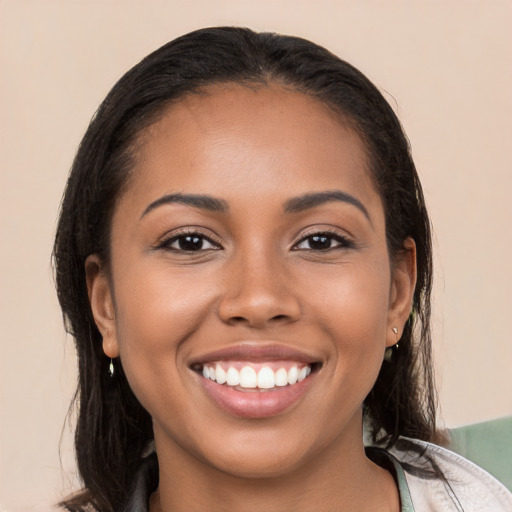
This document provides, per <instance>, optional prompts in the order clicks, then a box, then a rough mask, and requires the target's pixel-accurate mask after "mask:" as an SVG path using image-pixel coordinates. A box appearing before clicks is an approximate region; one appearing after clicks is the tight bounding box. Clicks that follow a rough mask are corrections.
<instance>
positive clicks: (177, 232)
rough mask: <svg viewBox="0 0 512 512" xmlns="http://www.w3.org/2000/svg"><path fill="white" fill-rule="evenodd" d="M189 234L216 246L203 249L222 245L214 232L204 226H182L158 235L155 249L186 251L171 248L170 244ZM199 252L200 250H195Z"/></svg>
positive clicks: (217, 248)
mask: <svg viewBox="0 0 512 512" xmlns="http://www.w3.org/2000/svg"><path fill="white" fill-rule="evenodd" d="M205 231H208V233H205ZM190 235H197V236H199V237H201V238H204V239H205V240H207V241H208V242H210V243H211V244H212V245H215V246H217V247H216V248H214V249H203V251H205V250H219V249H223V246H222V244H221V242H220V239H219V237H217V236H216V235H215V234H214V233H212V232H211V231H210V230H205V229H204V228H201V227H199V226H187V227H182V228H176V229H173V230H171V231H168V232H167V233H166V234H165V235H163V236H162V237H160V239H159V240H158V242H157V243H156V244H155V248H156V249H169V250H175V251H176V252H186V251H181V250H180V249H171V248H170V245H171V244H172V243H173V242H174V241H176V240H177V239H179V238H180V237H183V236H190ZM197 252H201V251H197Z"/></svg>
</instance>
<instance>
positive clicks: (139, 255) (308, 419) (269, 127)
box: [87, 85, 414, 476]
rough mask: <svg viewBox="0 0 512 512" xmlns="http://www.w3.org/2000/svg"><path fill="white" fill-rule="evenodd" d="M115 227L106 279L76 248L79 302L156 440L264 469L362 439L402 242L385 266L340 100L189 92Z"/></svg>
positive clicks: (150, 135) (296, 464)
mask: <svg viewBox="0 0 512 512" xmlns="http://www.w3.org/2000/svg"><path fill="white" fill-rule="evenodd" d="M111 236H112V238H111V248H112V254H111V257H112V259H111V275H110V278H109V279H108V278H107V276H106V273H105V272H104V271H102V270H99V271H97V270H96V269H97V267H96V264H100V262H99V261H98V259H97V258H96V257H95V256H93V257H91V258H89V260H88V265H87V269H88V284H89V291H90V297H91V303H92V307H93V312H94V315H95V318H96V321H97V323H98V326H99V328H100V331H101V332H102V334H103V336H104V345H103V346H104V350H105V353H106V355H107V356H108V357H117V356H118V355H119V356H120V358H121V362H122V365H123V368H124V371H125V373H126V376H127V378H128V381H129V383H130V386H131V387H132V389H133V391H134V393H135V395H136V396H137V398H138V399H139V401H140V402H141V404H142V405H143V406H144V407H145V408H146V409H147V411H148V412H149V413H150V414H151V416H152V418H153V424H154V430H155V439H156V443H157V449H158V450H160V452H159V454H161V453H168V454H172V457H173V458H174V460H179V461H180V463H187V462H190V461H191V460H193V461H194V464H197V463H199V464H203V465H204V464H206V465H207V466H209V467H210V468H217V469H220V470H222V471H224V472H227V473H230V474H236V475H243V476H264V475H267V476H271V475H274V476H275V475H279V474H283V473H286V472H287V471H288V472H289V471H292V470H294V469H299V468H300V467H303V465H304V464H306V463H311V464H313V461H315V460H321V459H322V457H326V456H327V455H326V454H333V453H336V451H340V453H345V454H347V453H348V452H347V447H349V446H353V445H354V441H355V440H357V441H358V443H356V446H358V445H360V444H361V442H360V439H361V404H362V402H363V400H364V398H365V397H366V395H367V394H368V392H369V391H370V390H371V388H372V386H373V384H374V382H375V379H376V377H377V374H378V372H379V368H380V366H381V364H382V360H383V354H384V350H385V348H386V346H389V345H392V344H394V343H395V341H396V340H395V335H394V333H393V331H392V327H393V326H395V325H396V326H398V327H399V328H400V329H401V327H402V326H403V323H404V322H405V319H406V317H407V314H408V312H409V308H410V301H411V294H412V289H413V285H414V261H413V260H414V251H413V249H410V250H409V251H406V252H405V256H403V257H402V258H400V259H399V260H398V261H397V262H396V263H395V264H394V265H393V266H392V265H391V264H390V259H389V255H388V252H387V246H386V234H385V222H384V211H383V206H382V202H381V199H380V197H379V194H378V192H377V191H376V189H375V187H374V184H373V182H372V179H371V178H370V176H369V172H368V162H367V159H366V156H365V150H364V147H363V144H362V143H361V140H360V139H359V138H358V137H357V136H356V135H355V134H354V133H353V132H352V131H351V130H350V129H348V128H347V127H346V126H345V125H344V124H343V123H342V120H341V119H340V117H339V116H338V115H337V114H335V113H334V112H333V111H331V110H329V109H328V108H327V107H326V106H324V105H323V104H322V103H320V102H318V101H317V100H315V99H312V98H310V97H308V96H305V95H303V94H301V93H298V92H292V91H290V90H286V89H284V88H281V87H278V86H269V87H259V88H252V89H251V88H248V87H242V86H238V85H223V86H215V87H211V88H209V89H208V90H207V91H205V92H203V93H201V94H193V95H189V96H187V97H185V98H184V99H182V100H180V101H179V102H177V103H175V104H173V105H172V106H170V107H168V108H167V110H166V111H165V112H164V113H163V115H162V116H161V117H160V119H159V120H158V122H156V123H155V124H154V125H152V126H151V127H150V128H149V129H147V130H146V132H145V133H144V134H143V136H142V138H141V141H140V146H139V149H138V157H137V161H136V165H135V169H134V174H133V178H132V179H131V181H130V182H129V187H128V189H127V191H126V192H125V193H124V194H123V195H122V197H121V198H120V200H119V202H118V204H117V206H116V208H115V212H114V216H113V221H112V233H111ZM409 245H411V244H409ZM99 268H101V265H99ZM226 380H227V382H226ZM326 449H328V450H326Z"/></svg>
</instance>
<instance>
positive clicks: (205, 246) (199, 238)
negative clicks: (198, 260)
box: [162, 233, 220, 252]
mask: <svg viewBox="0 0 512 512" xmlns="http://www.w3.org/2000/svg"><path fill="white" fill-rule="evenodd" d="M162 247H163V248H165V249H170V250H173V251H183V252H198V251H207V250H215V249H220V247H219V246H218V245H217V244H215V243H214V242H212V241H211V240H210V239H208V238H207V237H205V236H204V235H201V234H199V233H189V234H184V235H178V236H174V237H172V238H171V239H169V240H167V241H165V242H164V243H163V244H162Z"/></svg>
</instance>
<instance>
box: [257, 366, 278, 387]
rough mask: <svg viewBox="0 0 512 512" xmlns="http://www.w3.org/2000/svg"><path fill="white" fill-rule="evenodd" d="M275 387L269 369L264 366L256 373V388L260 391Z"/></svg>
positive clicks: (274, 378)
mask: <svg viewBox="0 0 512 512" xmlns="http://www.w3.org/2000/svg"><path fill="white" fill-rule="evenodd" d="M275 385H276V377H275V375H274V372H273V371H272V369H271V368H268V367H267V366H264V367H263V368H262V369H261V370H260V371H259V372H258V387H259V388H260V389H271V388H273V387H275Z"/></svg>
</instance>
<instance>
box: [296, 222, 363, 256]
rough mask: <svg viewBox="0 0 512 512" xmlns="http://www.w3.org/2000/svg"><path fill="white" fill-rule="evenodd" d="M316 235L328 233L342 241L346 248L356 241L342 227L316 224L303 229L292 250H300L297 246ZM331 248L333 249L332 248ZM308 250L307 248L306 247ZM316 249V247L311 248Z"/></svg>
mask: <svg viewBox="0 0 512 512" xmlns="http://www.w3.org/2000/svg"><path fill="white" fill-rule="evenodd" d="M315 235H328V236H330V237H332V238H334V239H338V240H340V241H341V242H342V245H341V246H342V247H345V248H352V247H355V242H354V241H353V239H352V237H351V236H349V235H348V234H347V233H346V232H343V231H342V230H340V229H337V228H333V227H321V226H315V227H311V228H306V230H304V231H302V232H301V233H300V234H299V235H298V236H297V238H296V241H295V242H294V243H293V245H292V250H296V251H297V250H300V249H298V248H297V246H298V245H299V244H300V243H302V242H303V241H304V240H306V239H307V238H309V237H312V236H315ZM332 249H336V247H333V248H332ZM332 249H331V250H332ZM304 250H307V249H304ZM310 250H314V249H310Z"/></svg>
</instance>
